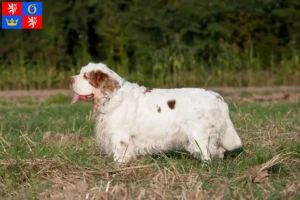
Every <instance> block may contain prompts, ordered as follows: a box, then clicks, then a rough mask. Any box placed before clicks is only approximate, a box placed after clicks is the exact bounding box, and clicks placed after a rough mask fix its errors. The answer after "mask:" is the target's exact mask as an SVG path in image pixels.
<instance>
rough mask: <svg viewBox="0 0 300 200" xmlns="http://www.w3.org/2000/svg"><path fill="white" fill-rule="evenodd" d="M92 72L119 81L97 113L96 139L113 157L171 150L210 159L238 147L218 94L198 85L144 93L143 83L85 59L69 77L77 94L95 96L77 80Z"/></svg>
mask: <svg viewBox="0 0 300 200" xmlns="http://www.w3.org/2000/svg"><path fill="white" fill-rule="evenodd" d="M92 70H101V71H102V72H104V73H106V74H108V75H109V76H110V77H111V78H113V79H114V80H115V81H117V82H118V83H119V85H120V88H119V89H117V90H115V91H114V93H113V94H112V96H111V97H110V100H109V101H108V102H106V103H105V104H103V105H102V107H101V109H100V110H97V112H96V116H97V118H96V123H97V124H96V135H97V142H98V143H99V145H100V148H101V149H102V150H103V151H104V152H105V153H107V154H108V155H111V156H113V158H114V160H115V161H117V162H128V161H130V159H132V158H136V157H137V156H139V155H145V154H152V153H160V152H165V151H169V150H175V149H182V150H186V151H188V152H190V153H191V154H192V155H194V156H195V157H197V158H200V159H202V160H203V161H209V160H211V158H213V157H214V156H219V157H223V154H224V151H225V150H233V149H236V148H239V147H241V146H242V142H241V139H240V137H239V136H238V134H237V132H236V131H235V129H234V126H233V124H232V122H231V120H230V117H229V110H228V106H227V104H226V103H225V102H224V100H223V98H222V97H221V96H220V95H219V94H218V93H215V92H212V91H209V90H204V89H199V88H182V89H153V90H151V91H150V92H147V93H145V90H146V88H145V87H143V86H139V85H138V84H135V83H130V82H128V81H125V80H124V79H123V78H121V77H120V76H119V75H118V74H116V73H115V72H113V71H112V70H110V69H109V68H108V67H107V66H106V65H104V64H102V63H99V64H94V63H89V64H88V65H87V66H85V67H83V68H82V69H81V71H80V74H79V75H77V76H74V78H75V83H74V86H73V87H72V89H73V90H74V91H75V92H76V93H78V94H80V95H87V94H90V93H92V92H93V91H94V92H93V93H96V94H97V92H96V91H95V90H96V89H95V88H93V87H92V86H91V85H89V84H88V82H87V81H86V80H84V79H83V78H82V76H83V73H84V72H90V71H92ZM169 100H175V101H176V103H175V108H174V109H170V107H169V106H168V104H167V102H168V101H169ZM159 108H160V112H159Z"/></svg>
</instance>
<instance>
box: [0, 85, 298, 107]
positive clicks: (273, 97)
mask: <svg viewBox="0 0 300 200" xmlns="http://www.w3.org/2000/svg"><path fill="white" fill-rule="evenodd" d="M205 89H209V90H213V91H216V92H218V93H220V94H221V95H222V96H223V97H224V99H225V100H226V101H236V102H245V103H252V102H271V103H276V102H298V101H300V87H297V86H280V87H210V88H205ZM59 94H60V95H64V96H67V97H70V98H71V96H72V95H73V92H72V91H71V90H69V89H58V90H14V91H0V99H2V100H5V101H9V102H16V101H20V100H24V99H26V100H30V101H33V102H43V101H45V100H47V99H49V98H50V97H54V96H56V95H59Z"/></svg>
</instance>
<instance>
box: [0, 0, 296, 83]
mask: <svg viewBox="0 0 300 200" xmlns="http://www.w3.org/2000/svg"><path fill="white" fill-rule="evenodd" d="M31 1H32V0H31ZM0 45H1V47H0V69H1V72H0V89H33V88H37V89H43V88H64V87H67V86H68V85H67V79H68V77H69V76H70V75H71V74H75V73H78V70H79V69H80V68H81V67H82V66H83V65H86V64H87V63H88V62H91V61H94V62H99V61H101V62H105V63H106V64H107V65H108V66H109V67H111V68H112V69H113V70H115V71H117V72H118V73H120V74H121V75H122V76H124V77H126V78H127V79H129V80H130V81H135V82H139V83H141V84H146V85H151V86H160V87H173V86H176V87H184V86H214V85H222V86H249V85H296V84H299V83H300V78H299V77H300V64H299V55H300V53H299V52H300V1H298V0H251V1H238V0H210V1H206V0H205V1H204V0H203V1H199V0H152V1H143V0H100V1H98V0H86V1H75V0H59V1H53V0H44V1H43V29H42V30H1V32H0Z"/></svg>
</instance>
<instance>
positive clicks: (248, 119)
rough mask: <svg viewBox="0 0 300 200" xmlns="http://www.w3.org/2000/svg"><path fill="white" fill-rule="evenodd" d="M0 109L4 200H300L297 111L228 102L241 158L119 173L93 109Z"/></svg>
mask: <svg viewBox="0 0 300 200" xmlns="http://www.w3.org/2000/svg"><path fill="white" fill-rule="evenodd" d="M70 100H71V99H70V98H69V97H65V96H62V95H60V96H55V97H51V98H49V99H47V100H46V101H43V102H33V101H30V100H26V101H25V100H22V101H21V100H19V101H18V102H11V101H6V100H1V101H0V199H50V198H51V199H151V198H152V199H299V198H300V192H299V191H300V181H299V180H300V159H299V158H300V143H299V142H300V125H299V124H300V123H299V121H300V103H299V102H298V103H284V102H282V103H266V104H258V103H239V102H230V103H229V106H230V110H231V117H232V120H233V122H234V124H235V126H236V129H237V131H238V132H239V134H240V136H241V138H242V140H243V143H244V148H243V151H239V152H238V151H237V152H229V153H226V156H225V158H224V160H214V161H213V162H212V163H211V164H204V163H201V162H200V161H199V160H196V159H194V158H193V157H191V156H189V155H188V154H186V153H185V152H170V153H166V154H162V155H153V156H144V157H141V158H139V159H138V160H136V161H133V162H131V163H130V164H128V165H122V166H118V165H115V164H114V162H113V160H112V158H110V157H106V156H105V155H102V154H101V153H100V152H99V151H98V149H97V145H96V143H95V137H94V134H95V133H94V122H93V119H92V114H91V108H92V105H91V104H90V103H81V102H80V103H78V104H76V105H70Z"/></svg>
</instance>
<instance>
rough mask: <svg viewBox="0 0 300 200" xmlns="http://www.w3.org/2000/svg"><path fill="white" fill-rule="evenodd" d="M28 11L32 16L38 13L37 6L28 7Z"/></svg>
mask: <svg viewBox="0 0 300 200" xmlns="http://www.w3.org/2000/svg"><path fill="white" fill-rule="evenodd" d="M27 10H28V12H29V13H30V14H34V13H36V6H35V4H30V5H29V6H28V8H27Z"/></svg>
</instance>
